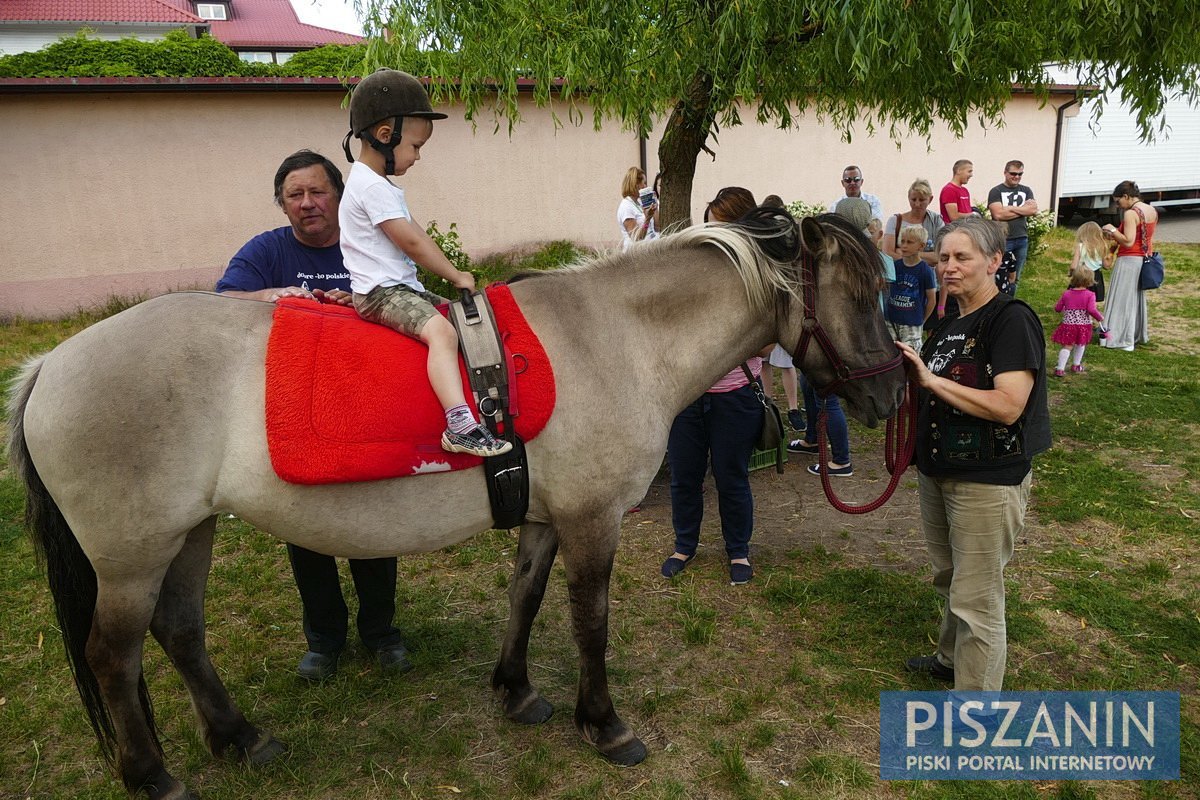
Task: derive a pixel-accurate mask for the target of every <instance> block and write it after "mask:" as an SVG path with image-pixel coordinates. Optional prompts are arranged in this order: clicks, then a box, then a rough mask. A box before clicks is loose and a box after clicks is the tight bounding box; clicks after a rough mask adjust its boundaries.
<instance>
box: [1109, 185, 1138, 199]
mask: <svg viewBox="0 0 1200 800" xmlns="http://www.w3.org/2000/svg"><path fill="white" fill-rule="evenodd" d="M1112 196H1113V200H1117V199H1119V198H1121V197H1136V198H1137V199H1138V200H1141V199H1142V190H1141V189H1139V188H1138V185H1137V184H1136V183H1134V182H1133V181H1121V182H1120V183H1118V184H1117V188H1115V189H1113V192H1112Z"/></svg>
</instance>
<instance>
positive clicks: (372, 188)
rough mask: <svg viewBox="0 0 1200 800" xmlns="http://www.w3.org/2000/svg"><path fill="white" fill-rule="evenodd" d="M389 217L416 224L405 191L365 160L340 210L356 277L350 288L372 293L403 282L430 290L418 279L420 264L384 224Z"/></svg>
mask: <svg viewBox="0 0 1200 800" xmlns="http://www.w3.org/2000/svg"><path fill="white" fill-rule="evenodd" d="M389 219H407V220H412V215H411V214H410V213H409V212H408V203H406V202H405V201H404V190H403V189H401V188H400V187H399V186H396V185H394V184H392V183H391V182H390V181H388V180H387V179H386V178H384V177H383V176H382V175H380V174H378V173H377V172H375V171H374V170H372V169H371V168H370V167H368V166H367V165H366V164H363V163H362V162H361V161H356V162H355V163H354V164H353V165H351V167H350V175H349V177H347V178H346V190H345V191H344V192H342V201H341V203H340V205H339V206H338V224H339V225H340V226H341V229H342V239H341V241H342V259H343V261H344V263H345V265H346V271H347V272H349V273H350V288H351V289H352V290H353V291H354V292H356V293H358V294H366V293H367V292H369V291H371V290H372V289H374V288H375V287H376V286H396V285H398V284H401V283H403V284H404V285H406V286H410V287H412V288H413V289H416V290H417V291H421V292H423V291H425V287H424V286H423V285H422V284H421V281H420V280H418V279H417V265H416V264H415V263H414V262H413V260H412V259H411V258H409V257H408V254H407V253H405V252H404V251H403V250H401V249H400V248H399V247H397V246H396V245H395V244H393V243H392V240H391V239H389V238H388V237H387V234H386V233H384V232H383V229H382V228H380V227H379V225H380V223H383V222H386V221H388V220H389Z"/></svg>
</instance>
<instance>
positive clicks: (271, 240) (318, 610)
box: [217, 150, 412, 680]
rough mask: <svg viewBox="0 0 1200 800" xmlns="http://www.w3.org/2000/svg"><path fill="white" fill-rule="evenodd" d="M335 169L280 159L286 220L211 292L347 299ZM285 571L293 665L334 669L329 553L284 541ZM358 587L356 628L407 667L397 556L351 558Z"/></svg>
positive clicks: (278, 193)
mask: <svg viewBox="0 0 1200 800" xmlns="http://www.w3.org/2000/svg"><path fill="white" fill-rule="evenodd" d="M341 197H342V174H341V173H340V172H339V171H338V168H337V167H336V166H334V164H333V162H331V161H330V160H329V159H327V158H325V157H324V156H322V155H320V154H318V153H314V152H312V151H311V150H300V151H299V152H296V153H293V154H292V155H290V156H288V157H287V158H286V159H284V161H283V163H282V164H280V165H279V169H278V170H277V171H276V173H275V202H276V203H277V204H278V205H279V207H280V208H282V209H283V213H284V214H286V215H287V218H288V222H289V223H290V225H287V226H285V227H282V228H276V229H275V230H271V231H267V232H266V233H260V234H259V235H258V236H255V237H254V238H253V239H251V240H250V241H249V242H247V243H246V244H245V245H244V246H243V247H242V249H241V250H238V252H237V255H235V256H234V257H233V259H232V260H231V261H230V262H229V267H228V268H226V270H225V274H224V275H222V276H221V279H220V280H219V281H217V291H218V292H221V293H222V294H225V295H228V296H231V297H244V298H249V299H253V300H266V301H270V302H275V301H276V300H278V299H279V298H281V297H309V298H312V299H315V300H319V301H321V302H323V303H338V304H340V305H347V306H348V305H352V304H353V300H352V299H351V295H350V273H348V272H346V269H345V267H344V266H343V264H342V249H341V245H340V244H339V238H340V231H339V229H338V201H339V200H341ZM288 559H289V560H290V561H291V563H292V574H293V575H294V576H295V578H296V587H297V588H298V589H299V590H300V602H301V604H302V606H303V609H304V617H303V619H304V638H305V639H306V640H307V641H308V652H307V653H305V654H304V657H303V658H301V659H300V665H299V667H298V669H297V671H298V672H299V673H300V676H301V677H303V678H307V679H309V680H324V679H326V678H329V677H331V676H333V674H334V673H336V672H337V664H338V657H339V656H340V655H341V653H342V650H343V649H344V648H345V646H346V633H347V629H348V617H349V612H348V611H347V609H346V601H345V599H343V597H342V589H341V583H340V582H339V580H338V570H337V563H336V562H335V561H334V560H333V557H332V556H326V555H322V554H321V553H315V552H313V551H311V550H306V549H304V548H303V547H297V546H296V545H292V544H289V545H288ZM350 574H351V575H352V576H353V577H354V589H355V591H356V592H357V594H358V605H359V611H358V633H359V636H360V637H361V639H362V641H363V644H364V645H366V646H367V648H368V649H370V650H371V651H372V652H373V653H374V654H375V657H376V659H377V660H378V662H379V665H380V667H382V668H383V669H384V670H385V671H388V672H407V671H408V670H409V669H412V664H410V663H409V660H408V650H407V648H406V647H405V646H404V641H403V640H402V638H401V636H400V631H399V630H397V629H396V626H395V625H394V624H393V623H392V618H393V617H394V616H395V613H396V559H395V558H370V559H353V558H352V559H350Z"/></svg>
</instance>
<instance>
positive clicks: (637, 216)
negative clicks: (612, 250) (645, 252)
mask: <svg viewBox="0 0 1200 800" xmlns="http://www.w3.org/2000/svg"><path fill="white" fill-rule="evenodd" d="M627 219H631V220H633V221H634V224H635V226H636V227H635V228H634V229H635V230H636V229H637V228H640V227H642V225H644V224H645V223H646V212H645V211H643V210H642V206H641V204H640V203H638V201H637V200H634V199H633V198H631V197H622V198H621V205H619V206H617V227H618V228H620V229H621V249H622V250H628V249H629V248H631V247H633V246H634V245H635V244H636V243H637V242H640V241H644V240H645V239H657V238H658V232H657V231H655V230H654V220H650V229H649V230H648V231H646V235H645V237H643V239H637V240H635V239H634V238H633V237H632V236H630V235H629V231H627V230H625V220H627Z"/></svg>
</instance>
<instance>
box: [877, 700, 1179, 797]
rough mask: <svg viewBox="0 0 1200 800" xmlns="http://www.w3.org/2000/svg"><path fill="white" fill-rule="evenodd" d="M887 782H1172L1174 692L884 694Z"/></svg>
mask: <svg viewBox="0 0 1200 800" xmlns="http://www.w3.org/2000/svg"><path fill="white" fill-rule="evenodd" d="M879 701H880V705H879V774H880V777H881V778H883V779H885V780H914V779H931V780H958V779H962V780H1056V779H1069V780H1125V781H1128V780H1177V779H1178V778H1179V693H1178V692H882V693H881V694H880V697H879Z"/></svg>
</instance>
